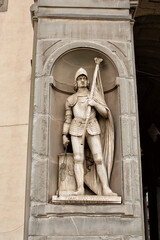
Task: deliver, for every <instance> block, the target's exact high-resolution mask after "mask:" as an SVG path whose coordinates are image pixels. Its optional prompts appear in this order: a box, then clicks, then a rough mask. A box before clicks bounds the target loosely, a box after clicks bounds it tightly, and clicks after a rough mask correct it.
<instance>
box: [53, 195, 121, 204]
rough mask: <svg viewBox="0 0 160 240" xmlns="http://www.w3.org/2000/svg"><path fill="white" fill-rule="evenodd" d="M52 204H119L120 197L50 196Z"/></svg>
mask: <svg viewBox="0 0 160 240" xmlns="http://www.w3.org/2000/svg"><path fill="white" fill-rule="evenodd" d="M52 203H54V204H106V203H112V204H117V203H121V197H120V196H97V195H79V196H73V195H72V196H71V195H69V196H61V195H60V196H59V197H58V196H57V195H53V196H52Z"/></svg>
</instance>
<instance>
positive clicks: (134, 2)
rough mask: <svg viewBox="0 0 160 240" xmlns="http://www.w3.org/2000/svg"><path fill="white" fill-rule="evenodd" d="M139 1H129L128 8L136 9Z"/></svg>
mask: <svg viewBox="0 0 160 240" xmlns="http://www.w3.org/2000/svg"><path fill="white" fill-rule="evenodd" d="M138 3H139V1H138V0H130V6H131V8H133V7H134V8H136V7H137V6H138Z"/></svg>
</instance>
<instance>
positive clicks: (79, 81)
mask: <svg viewBox="0 0 160 240" xmlns="http://www.w3.org/2000/svg"><path fill="white" fill-rule="evenodd" d="M77 84H78V88H86V87H87V86H88V80H87V77H86V76H85V75H80V76H79V77H78V78H77Z"/></svg>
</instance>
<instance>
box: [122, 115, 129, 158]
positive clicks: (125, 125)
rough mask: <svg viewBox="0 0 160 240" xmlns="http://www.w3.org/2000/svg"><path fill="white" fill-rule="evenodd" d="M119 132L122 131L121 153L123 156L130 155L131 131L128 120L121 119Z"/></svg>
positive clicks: (126, 118)
mask: <svg viewBox="0 0 160 240" xmlns="http://www.w3.org/2000/svg"><path fill="white" fill-rule="evenodd" d="M121 128H122V129H121V131H122V153H123V156H124V157H125V156H129V155H130V154H131V131H130V119H129V118H128V117H126V116H122V117H121Z"/></svg>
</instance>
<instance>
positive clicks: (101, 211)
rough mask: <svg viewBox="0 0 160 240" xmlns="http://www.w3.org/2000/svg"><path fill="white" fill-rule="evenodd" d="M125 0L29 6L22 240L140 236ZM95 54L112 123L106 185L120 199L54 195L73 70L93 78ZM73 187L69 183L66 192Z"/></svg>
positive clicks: (128, 239) (42, 0)
mask: <svg viewBox="0 0 160 240" xmlns="http://www.w3.org/2000/svg"><path fill="white" fill-rule="evenodd" d="M132 2H134V4H135V1H129V0H123V1H122V0H116V1H113V0H107V1H106V0H101V1H98V0H80V1H79V0H77V1H74V0H66V1H61V0H39V1H38V2H36V3H35V4H34V6H33V7H32V15H33V25H34V30H35V41H34V42H35V45H34V46H35V49H34V53H35V55H34V59H33V75H34V78H33V89H34V91H33V92H34V100H33V102H32V103H31V105H32V106H33V108H34V109H33V110H34V115H33V119H32V118H31V121H30V122H31V123H32V122H33V125H32V124H31V125H30V126H31V128H32V144H29V153H30V154H29V160H28V161H29V162H28V166H31V167H30V169H31V172H29V173H28V177H29V178H31V181H28V182H29V184H28V187H27V189H29V191H30V201H31V202H28V205H27V206H28V208H27V206H26V209H27V210H26V227H25V233H26V235H25V239H26V240H28V239H29V240H46V239H50V240H55V239H56V240H61V239H66V240H72V239H76V240H84V239H85V240H90V239H94V240H98V239H103V238H104V239H106V240H111V239H112V240H133V239H134V240H142V239H144V230H143V214H142V194H141V168H140V151H139V130H138V117H137V94H136V81H135V68H134V48H133V36H132V26H133V21H132V18H131V15H130V13H129V10H130V7H131V5H130V4H131V3H132ZM94 57H100V58H103V64H102V65H101V68H100V72H101V78H102V85H103V88H104V94H105V100H106V102H107V104H108V106H109V108H110V109H111V112H112V115H113V121H114V125H115V126H114V127H115V153H114V166H113V171H112V175H111V180H110V186H111V189H112V190H113V192H116V193H118V196H119V197H112V198H111V197H102V196H91V195H90V194H89V193H87V195H86V196H83V197H76V196H72V197H71V196H68V197H67V196H62V195H60V197H59V198H58V197H57V189H58V172H59V171H58V169H59V165H58V155H59V154H61V153H62V152H63V151H64V150H63V144H62V125H63V121H64V104H65V101H66V99H67V97H68V96H69V95H70V94H72V93H73V92H74V81H73V79H74V74H75V72H76V70H77V69H78V68H79V67H84V68H85V69H86V70H87V72H88V75H89V79H90V81H91V80H92V77H93V71H94V67H95V65H94V62H93V59H94ZM70 177H71V176H70ZM71 178H72V177H71ZM66 181H67V180H66ZM63 184H66V182H63V183H62V184H61V185H60V190H62V191H63V190H64V186H63ZM65 187H66V185H65ZM74 187H75V182H74V183H73V186H72V188H71V189H68V190H69V191H70V190H71V191H73V190H74ZM88 195H90V196H88ZM52 196H53V197H52ZM29 206H30V207H29ZM27 216H28V217H27Z"/></svg>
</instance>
